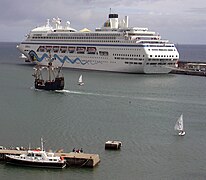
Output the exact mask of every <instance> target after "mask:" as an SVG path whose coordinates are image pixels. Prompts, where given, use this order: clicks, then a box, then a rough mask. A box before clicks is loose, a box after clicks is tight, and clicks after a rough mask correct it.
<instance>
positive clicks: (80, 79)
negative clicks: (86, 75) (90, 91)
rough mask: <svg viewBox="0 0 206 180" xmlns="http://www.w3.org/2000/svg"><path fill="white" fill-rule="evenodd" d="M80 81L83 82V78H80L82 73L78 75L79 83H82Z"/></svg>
mask: <svg viewBox="0 0 206 180" xmlns="http://www.w3.org/2000/svg"><path fill="white" fill-rule="evenodd" d="M82 82H83V80H82V75H80V76H79V84H80V83H82Z"/></svg>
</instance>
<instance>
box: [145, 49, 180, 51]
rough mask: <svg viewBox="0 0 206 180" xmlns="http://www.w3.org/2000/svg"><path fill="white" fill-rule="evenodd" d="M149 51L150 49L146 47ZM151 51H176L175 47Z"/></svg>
mask: <svg viewBox="0 0 206 180" xmlns="http://www.w3.org/2000/svg"><path fill="white" fill-rule="evenodd" d="M148 50H149V51H150V49H148ZM152 51H176V49H152Z"/></svg>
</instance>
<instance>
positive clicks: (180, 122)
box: [174, 114, 184, 131]
mask: <svg viewBox="0 0 206 180" xmlns="http://www.w3.org/2000/svg"><path fill="white" fill-rule="evenodd" d="M174 129H175V130H176V131H183V129H184V128H183V114H181V116H180V117H179V119H178V120H177V122H176V124H175V127H174Z"/></svg>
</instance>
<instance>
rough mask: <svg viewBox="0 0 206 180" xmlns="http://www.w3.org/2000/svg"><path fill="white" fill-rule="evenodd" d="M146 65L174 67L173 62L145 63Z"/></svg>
mask: <svg viewBox="0 0 206 180" xmlns="http://www.w3.org/2000/svg"><path fill="white" fill-rule="evenodd" d="M146 65H153V66H156V65H170V66H171V65H172V66H174V65H175V63H174V62H168V63H147V64H146Z"/></svg>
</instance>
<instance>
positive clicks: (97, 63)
mask: <svg viewBox="0 0 206 180" xmlns="http://www.w3.org/2000/svg"><path fill="white" fill-rule="evenodd" d="M40 44H41V43H40V42H39V44H38V43H37V44H36V43H30V42H23V43H22V44H20V45H19V46H18V49H19V50H20V51H21V52H22V53H23V54H24V55H25V56H26V57H27V58H28V59H29V60H30V62H31V63H37V64H41V65H47V63H48V62H47V61H46V57H47V52H38V48H39V45H40ZM43 44H45V43H43ZM50 44H51V45H53V46H56V43H55V42H53V43H50ZM45 45H47V44H45ZM63 45H65V46H66V45H67V44H63ZM27 46H28V47H30V49H28V50H27V51H25V49H27V48H26V47H27ZM91 46H95V48H96V50H97V52H101V51H102V50H104V49H107V54H106V55H102V54H100V53H97V52H96V53H95V54H88V53H84V54H79V53H76V54H75V53H69V52H66V53H59V52H57V53H54V52H53V54H52V56H53V57H54V59H55V60H54V61H53V62H52V63H53V64H54V66H61V64H62V63H63V62H64V67H65V68H72V69H84V70H96V71H109V72H122V73H137V74H167V73H169V72H170V71H171V70H172V67H173V66H174V59H172V58H171V59H169V58H168V59H167V60H164V61H165V62H166V61H167V63H165V64H164V65H161V63H151V61H150V59H149V57H147V54H148V52H147V51H148V50H146V49H145V47H138V45H136V46H137V47H138V51H137V47H130V48H128V49H129V50H128V51H125V50H122V49H123V48H121V49H120V48H119V46H118V45H116V46H114V45H111V48H110V47H108V46H106V45H105V46H100V47H99V46H98V45H95V44H91ZM127 46H129V45H125V47H127ZM133 46H134V45H133ZM74 47H76V46H75V45H74ZM122 47H124V46H122ZM175 52H176V51H175ZM175 52H173V53H174V55H173V56H175V57H176V56H178V55H176V54H175ZM120 55H121V56H120ZM122 55H124V57H122ZM162 56H166V55H162ZM140 57H141V58H140ZM143 57H144V58H143ZM171 63H172V65H169V64H171ZM158 64H160V65H158Z"/></svg>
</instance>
